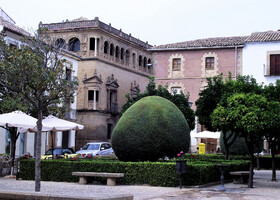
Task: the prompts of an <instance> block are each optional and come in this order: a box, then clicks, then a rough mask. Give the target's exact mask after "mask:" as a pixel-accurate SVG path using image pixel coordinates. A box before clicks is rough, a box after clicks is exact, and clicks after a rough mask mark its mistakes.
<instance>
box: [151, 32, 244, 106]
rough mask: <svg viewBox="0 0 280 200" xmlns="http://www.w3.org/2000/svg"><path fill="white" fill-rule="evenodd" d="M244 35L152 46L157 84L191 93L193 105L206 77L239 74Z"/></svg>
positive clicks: (204, 83) (205, 84)
mask: <svg viewBox="0 0 280 200" xmlns="http://www.w3.org/2000/svg"><path fill="white" fill-rule="evenodd" d="M245 39H246V37H220V38H208V39H199V40H193V41H187V42H180V43H174V44H166V45H159V46H155V47H153V48H152V49H151V50H150V51H152V52H153V61H154V75H155V78H156V83H157V84H161V85H166V84H168V89H169V91H170V92H171V91H172V90H177V91H179V92H180V91H182V92H183V93H184V94H186V95H187V94H188V93H189V94H190V99H189V100H190V102H192V103H193V106H192V108H193V109H195V104H194V103H195V101H196V100H197V99H198V94H199V91H200V90H201V89H202V88H204V87H205V86H207V81H206V77H212V76H215V75H218V74H220V73H223V75H224V76H225V77H226V76H227V75H228V73H229V72H231V73H232V75H233V77H234V76H236V75H238V74H241V70H242V69H241V67H242V48H243V46H244V45H243V44H244V41H245Z"/></svg>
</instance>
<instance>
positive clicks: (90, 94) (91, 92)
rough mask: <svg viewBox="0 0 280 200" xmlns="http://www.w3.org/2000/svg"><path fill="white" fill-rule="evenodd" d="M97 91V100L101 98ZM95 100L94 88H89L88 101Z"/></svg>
mask: <svg viewBox="0 0 280 200" xmlns="http://www.w3.org/2000/svg"><path fill="white" fill-rule="evenodd" d="M95 92H96V101H98V99H99V91H95ZM93 100H94V90H89V91H88V101H93Z"/></svg>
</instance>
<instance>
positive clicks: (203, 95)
mask: <svg viewBox="0 0 280 200" xmlns="http://www.w3.org/2000/svg"><path fill="white" fill-rule="evenodd" d="M207 82H208V86H207V88H205V89H204V90H202V91H201V92H200V93H199V99H198V100H197V101H196V108H197V110H196V116H198V121H199V123H200V124H202V125H204V126H205V128H206V129H207V130H209V131H217V129H216V128H215V127H213V125H212V119H211V114H212V113H213V111H214V110H215V109H216V107H217V105H218V103H221V104H222V105H223V104H225V103H226V101H227V98H228V97H229V96H231V95H232V94H235V93H242V92H244V93H248V92H252V93H256V94H261V92H262V85H259V84H258V83H257V82H256V79H254V78H253V77H251V76H240V75H239V76H237V77H236V80H233V79H232V77H231V73H229V76H228V78H227V79H226V80H225V81H223V74H220V75H218V76H215V77H213V78H207ZM224 133H225V134H223V137H222V140H223V141H222V142H223V144H224V146H225V159H228V156H229V148H230V147H231V145H232V144H233V143H234V141H235V139H236V137H237V135H238V133H236V132H234V131H232V130H228V131H226V132H224Z"/></svg>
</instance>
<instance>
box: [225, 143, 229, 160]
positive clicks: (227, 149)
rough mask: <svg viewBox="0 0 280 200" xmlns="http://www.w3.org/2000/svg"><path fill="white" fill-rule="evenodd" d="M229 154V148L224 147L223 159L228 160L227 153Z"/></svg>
mask: <svg viewBox="0 0 280 200" xmlns="http://www.w3.org/2000/svg"><path fill="white" fill-rule="evenodd" d="M228 152H229V146H228V145H225V159H226V160H228V154H229V153H228Z"/></svg>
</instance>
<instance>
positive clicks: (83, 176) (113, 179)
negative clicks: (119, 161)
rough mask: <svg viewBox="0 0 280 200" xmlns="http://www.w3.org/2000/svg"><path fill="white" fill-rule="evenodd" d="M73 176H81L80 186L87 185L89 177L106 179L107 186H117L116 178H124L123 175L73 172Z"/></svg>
mask: <svg viewBox="0 0 280 200" xmlns="http://www.w3.org/2000/svg"><path fill="white" fill-rule="evenodd" d="M72 176H79V178H80V179H79V184H87V177H105V178H107V185H108V186H114V185H116V178H121V177H124V174H123V173H106V172H72Z"/></svg>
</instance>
